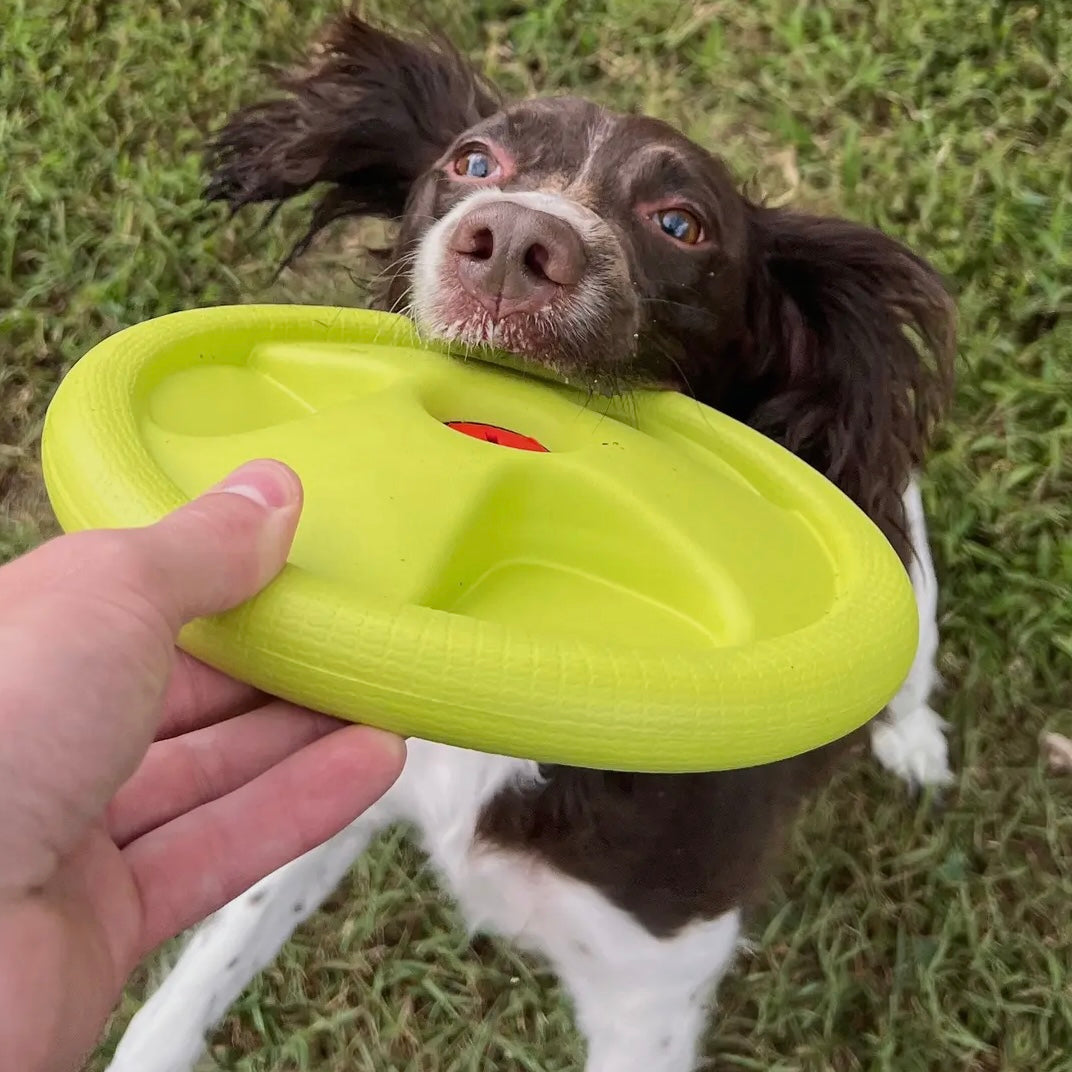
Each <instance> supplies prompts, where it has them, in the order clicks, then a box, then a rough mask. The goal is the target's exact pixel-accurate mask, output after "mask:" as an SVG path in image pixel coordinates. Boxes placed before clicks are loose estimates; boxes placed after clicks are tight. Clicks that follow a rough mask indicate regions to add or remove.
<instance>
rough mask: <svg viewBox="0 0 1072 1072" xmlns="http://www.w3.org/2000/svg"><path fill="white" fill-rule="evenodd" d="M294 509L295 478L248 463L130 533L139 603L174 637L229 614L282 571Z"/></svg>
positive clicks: (266, 464)
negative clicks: (196, 622)
mask: <svg viewBox="0 0 1072 1072" xmlns="http://www.w3.org/2000/svg"><path fill="white" fill-rule="evenodd" d="M301 507H302V488H301V482H300V481H299V479H298V477H297V475H296V474H295V473H294V472H293V471H292V470H290V469H288V468H287V467H286V466H285V465H283V464H282V463H280V462H273V461H254V462H249V463H248V464H246V465H244V466H242V467H241V468H240V469H237V470H236V471H235V472H233V473H231V475H230V476H228V477H226V478H224V480H222V481H221V482H220V483H219V484H217V485H216V486H215V487H214V488H210V489H209V490H208V491H207V492H205V493H204V494H203V495H201V496H199V497H198V498H196V499H194V500H193V501H192V502H189V503H187V504H186V505H185V506H183V507H180V508H179V509H178V510H176V511H175V512H174V513H171V514H169V515H168V516H167V517H165V518H163V519H162V520H161V521H158V522H157V523H156V524H154V525H150V526H148V527H146V528H144V529H140V530H137V533H136V539H137V543H138V556H137V557H138V560H139V561H140V563H141V564H142V565H143V566H147V567H148V568H147V569H145V570H143V571H140V573H141V576H140V578H139V580H140V582H141V584H140V586H141V588H142V591H141V593H140V594H141V595H142V596H144V597H146V598H148V599H149V600H151V602H152V603H153V605H154V606H155V607H156V609H157V610H158V611H159V612H160V613H161V614H162V615H163V616H164V617H165V618H166V619H167V620H168V622H169V623H170V624H171V626H172V627H173V628H174V629H175V630H176V631H177V630H178V629H179V628H180V627H181V626H182V625H184V624H185V623H186V622H188V621H190V620H191V619H192V618H199V617H202V616H204V615H209V614H218V613H221V612H222V611H225V610H230V609H231V608H232V607H235V606H237V605H238V604H239V603H242V602H243V601H245V600H246V599H249V598H251V597H252V596H254V595H256V594H257V592H259V591H260V590H261V589H262V588H263V587H264V586H265V585H266V584H267V583H268V582H269V581H270V580H271V579H272V578H273V577H274V576H275V575H276V574H277V573H278V572H279V571H280V570H281V569H282V568H283V565H284V563H285V562H286V558H287V553H288V552H289V551H290V546H291V543H292V542H293V539H294V533H295V531H296V529H297V527H298V516H299V514H300V513H301Z"/></svg>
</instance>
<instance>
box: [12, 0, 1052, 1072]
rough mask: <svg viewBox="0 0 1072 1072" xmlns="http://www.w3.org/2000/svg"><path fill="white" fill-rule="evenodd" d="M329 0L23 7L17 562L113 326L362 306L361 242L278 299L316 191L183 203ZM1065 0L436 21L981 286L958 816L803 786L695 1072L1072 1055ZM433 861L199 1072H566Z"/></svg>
mask: <svg viewBox="0 0 1072 1072" xmlns="http://www.w3.org/2000/svg"><path fill="white" fill-rule="evenodd" d="M384 6H385V7H387V6H388V5H386V3H385V4H384ZM328 8H329V5H328V4H327V3H323V2H319V0H318V2H314V3H306V4H291V3H287V2H283V0H234V2H231V3H227V4H222V3H217V2H214V0H211V2H210V0H157V2H155V3H152V4H148V3H135V2H130V3H127V4H111V3H107V2H105V0H83V2H80V3H72V2H63V0H33V2H32V3H31V2H30V0H7V3H6V6H5V11H6V12H7V14H6V15H5V17H4V20H3V26H2V28H0V35H2V36H0V60H2V62H0V141H2V143H3V145H4V149H5V158H6V159H5V165H6V166H5V167H4V169H3V170H2V171H0V502H2V506H0V555H2V556H10V555H12V554H15V553H17V552H19V551H22V550H24V549H26V548H28V547H30V546H32V545H33V544H34V543H35V542H36V541H37V540H38V539H40V538H41V536H42V535H44V534H46V533H48V532H49V531H51V522H50V520H49V515H48V510H47V506H46V504H45V502H44V500H43V497H42V494H41V490H40V482H39V477H38V468H37V460H36V440H37V436H38V432H39V429H40V422H41V415H42V411H43V408H44V406H45V404H46V402H47V400H48V398H49V395H50V392H51V391H52V389H53V388H54V386H55V384H56V382H57V381H58V379H59V378H60V376H61V375H62V373H63V372H64V370H65V369H66V368H67V367H68V366H69V365H70V363H71V362H72V361H73V360H75V359H76V358H77V357H78V356H79V355H80V354H81V353H83V352H84V351H85V350H86V349H87V348H88V347H89V346H90V345H92V344H93V343H94V342H96V341H97V340H99V339H100V338H102V337H103V336H104V335H106V334H108V333H109V332H112V331H114V330H115V329H117V328H119V327H121V326H124V325H127V324H131V323H134V322H136V321H139V320H142V319H145V318H147V317H150V316H153V315H156V314H159V313H163V312H167V311H171V310H174V309H178V308H182V307H189V306H195V305H201V304H206V303H215V302H226V301H244V300H250V299H253V298H257V297H263V296H265V295H266V294H270V295H271V296H272V297H279V296H281V295H289V296H292V297H295V298H298V299H305V298H312V299H317V300H321V299H323V300H333V299H335V300H342V301H349V302H358V301H360V300H361V295H360V293H359V292H358V291H357V290H354V289H353V287H352V284H351V282H350V275H349V273H348V272H347V271H346V270H345V269H346V267H347V266H348V261H349V260H351V259H352V254H351V253H348V252H347V248H346V246H345V245H343V246H341V247H340V246H336V247H329V248H327V249H325V250H324V251H322V252H321V253H319V254H318V255H317V256H316V257H314V258H313V262H312V264H311V266H310V265H307V266H306V268H305V271H304V273H303V274H291V275H288V276H287V277H285V278H284V280H283V282H282V284H281V286H277V287H276V288H275V289H272V290H269V289H268V281H269V277H270V271H269V265H270V263H271V258H272V257H273V256H274V255H276V254H278V252H279V251H280V250H281V249H282V248H283V242H284V240H285V238H286V237H287V236H288V234H289V235H293V233H294V216H293V213H289V212H288V213H284V214H282V216H281V218H280V219H279V220H278V221H277V222H276V224H274V225H273V226H272V227H270V228H269V229H268V230H267V231H265V232H264V233H262V234H255V233H254V230H255V229H254V227H253V225H252V224H251V223H250V222H246V221H239V222H237V223H235V224H223V225H221V220H220V218H219V217H218V216H217V215H216V214H215V213H212V212H206V211H204V210H203V209H202V207H201V206H200V205H199V203H198V200H197V192H198V187H199V175H198V164H197V157H196V150H197V147H198V144H199V142H200V140H201V138H202V137H203V135H204V133H205V132H206V130H207V129H208V128H209V127H211V126H212V125H213V124H214V123H216V122H218V121H220V120H221V119H222V118H223V117H224V115H225V114H226V113H227V111H228V109H229V108H231V107H232V106H233V105H235V104H236V103H238V102H239V101H242V100H247V99H249V98H251V97H252V96H254V95H255V93H256V91H257V80H256V71H257V68H258V66H259V65H262V64H264V63H265V62H267V61H270V60H275V59H278V58H280V57H282V56H284V55H286V54H287V50H288V49H289V48H290V47H291V46H292V44H293V43H294V42H296V41H299V40H301V39H303V38H304V37H305V36H306V35H307V34H308V33H309V31H311V29H312V28H313V26H314V25H315V24H316V23H317V21H318V20H319V18H320V16H321V15H322V14H323V13H324V11H326V10H327V9H328ZM1063 8H1064V10H1065V12H1066V13H1065V14H1064V15H1062V9H1063ZM448 10H453V5H450V4H449V0H440V3H438V4H436V3H433V4H432V11H433V12H437V11H439V12H442V11H448ZM1062 18H1064V20H1065V22H1064V26H1063V27H1062V26H1061V19H1062ZM1069 20H1070V14H1069V13H1067V8H1066V7H1065V5H1061V4H1057V3H1053V4H1044V3H1042V2H1041V0H1039V2H1035V3H1030V2H1021V3H1016V2H998V0H900V2H897V3H894V2H893V0H875V2H873V3H869V4H861V3H859V2H858V0H830V2H828V3H820V2H818V0H810V2H809V0H711V2H707V3H702V2H697V3H694V4H691V5H685V4H682V3H680V2H679V0H636V2H634V0H568V2H567V0H547V2H546V3H545V4H543V5H542V6H539V7H537V5H535V4H531V5H530V4H527V3H521V2H509V0H477V2H475V3H473V4H472V5H469V12H468V14H467V15H465V16H464V17H463V16H460V15H455V16H452V17H451V19H450V22H451V24H452V25H453V26H454V28H455V30H456V32H457V34H458V36H459V39H460V40H461V41H462V42H463V43H464V44H465V46H466V47H467V48H469V49H470V50H471V51H472V53H473V55H474V56H476V57H478V58H479V59H480V61H481V62H483V63H485V64H486V65H487V67H488V68H489V70H490V71H491V73H492V74H493V75H495V76H496V77H498V78H499V79H500V80H501V81H502V82H503V83H504V84H505V85H506V86H507V87H508V88H510V89H511V90H515V91H519V92H528V91H540V92H545V91H553V90H558V89H564V88H569V89H574V90H579V91H581V92H583V93H585V94H588V95H591V96H594V97H596V98H598V99H600V100H603V101H606V102H609V103H613V104H615V105H618V106H621V107H623V108H637V109H645V110H647V111H650V112H653V113H655V114H658V115H661V116H663V117H665V118H668V119H670V120H672V121H673V122H675V123H677V124H679V125H680V126H681V127H683V128H684V129H685V130H686V131H687V132H688V133H690V134H692V135H693V136H694V137H696V138H697V139H699V140H701V141H703V142H705V143H706V144H708V145H710V146H712V147H714V148H716V149H718V150H719V151H721V152H723V153H724V154H725V155H726V156H727V157H728V158H729V159H730V161H731V162H732V163H733V164H734V166H735V167H736V168H737V169H738V172H739V173H740V174H741V176H742V178H751V177H754V178H755V180H756V181H757V183H758V184H759V185H760V186H761V187H762V188H763V189H764V190H765V191H766V192H767V193H768V195H769V196H770V198H771V199H772V200H785V201H788V200H793V201H794V202H796V203H798V204H800V205H807V206H810V207H813V208H818V209H824V210H837V211H841V212H844V213H846V214H848V215H850V216H853V217H856V218H858V219H862V220H866V221H869V222H872V223H875V224H878V225H880V226H882V227H884V228H886V229H888V230H889V231H891V232H892V233H894V234H896V235H898V236H900V237H902V238H904V239H906V240H907V241H908V242H910V243H911V244H912V245H914V246H915V247H916V248H917V249H919V250H920V251H921V252H922V253H924V254H925V255H926V256H928V257H929V258H931V259H932V260H933V261H934V262H935V263H936V264H937V265H938V266H939V267H940V268H941V269H942V270H943V271H944V272H946V273H947V274H948V276H949V278H950V280H951V282H952V283H953V285H954V286H955V288H956V290H957V293H958V296H959V303H960V310H961V318H962V339H963V343H962V357H961V370H960V372H961V375H960V388H959V394H958V401H957V406H956V412H955V414H954V416H953V418H952V420H951V421H950V423H949V425H948V427H947V428H946V429H945V430H944V432H943V435H942V439H941V442H940V444H939V448H938V450H937V452H936V455H935V457H934V460H933V464H932V465H931V467H930V471H929V474H928V478H927V485H926V499H927V503H928V506H929V509H930V513H931V516H932V519H933V525H934V537H933V539H934V547H935V553H936V557H937V563H938V569H939V572H940V576H941V580H942V584H943V597H942V606H941V615H942V628H943V636H944V645H943V651H942V669H943V673H944V675H945V679H946V683H947V686H946V694H945V696H944V698H943V700H942V708H943V711H944V712H945V713H946V715H947V716H948V718H949V719H950V721H951V723H952V725H953V738H952V740H953V755H954V759H955V762H956V767H957V770H958V784H957V786H956V788H955V790H953V791H952V792H951V793H950V794H948V796H947V797H946V799H945V801H944V802H943V806H942V808H941V809H939V810H935V809H934V808H932V807H930V806H928V805H927V804H926V803H914V802H912V801H909V800H906V799H905V796H904V794H903V792H902V791H901V789H900V787H899V786H898V785H896V784H895V783H894V782H893V780H892V779H891V778H889V777H887V776H885V775H883V774H881V773H879V772H877V771H876V770H875V769H874V768H873V767H872V766H870V765H869V764H867V763H861V764H860V765H859V767H858V769H854V770H852V771H849V772H847V773H846V774H845V776H844V777H843V778H842V779H841V780H840V781H839V782H838V783H837V784H836V785H835V786H833V787H832V788H831V789H830V791H829V792H827V793H826V794H825V795H824V796H823V798H822V799H821V800H819V801H817V802H816V803H815V805H814V806H813V807H812V808H811V809H810V810H809V812H808V814H807V815H806V816H805V818H804V820H803V822H802V823H801V824H800V828H799V831H798V834H797V836H796V838H795V840H794V843H793V847H792V851H791V853H790V856H789V859H788V861H787V866H786V868H785V870H784V873H783V875H782V877H781V879H780V881H779V882H778V883H776V884H775V886H774V887H773V889H772V891H771V896H770V899H769V902H768V904H767V906H766V908H765V909H764V911H763V912H762V914H761V915H760V917H759V918H757V919H756V920H755V921H754V924H753V927H752V934H753V937H754V938H755V941H756V947H755V951H754V952H753V953H751V954H750V955H749V956H747V957H746V958H745V959H744V961H743V962H742V964H741V967H740V969H739V971H738V972H737V973H736V974H735V975H734V977H733V978H732V979H731V980H730V981H729V982H728V983H727V985H726V986H725V987H724V988H723V990H722V1003H721V1004H722V1007H721V1010H720V1012H719V1014H718V1016H717V1017H716V1020H715V1022H714V1026H713V1029H712V1032H711V1035H710V1038H709V1041H708V1044H707V1048H706V1053H707V1056H708V1067H710V1068H716V1069H721V1070H730V1069H734V1070H749V1069H768V1070H777V1072H790V1070H794V1072H796V1070H801V1072H819V1070H827V1069H830V1070H836V1072H850V1070H853V1072H854V1070H861V1072H864V1070H866V1072H872V1070H873V1072H879V1070H890V1072H924V1070H929V1069H941V1070H943V1072H950V1070H964V1072H999V1070H1001V1072H1003V1070H1008V1072H1014V1070H1015V1072H1025V1070H1032V1072H1056V1070H1059V1069H1060V1070H1067V1069H1072V977H1070V967H1069V966H1070V965H1072V922H1070V921H1072V911H1070V906H1072V782H1070V780H1069V779H1068V778H1067V776H1066V777H1064V778H1063V779H1062V778H1061V777H1059V776H1053V775H1048V774H1047V773H1046V772H1045V771H1044V770H1043V769H1042V768H1041V766H1040V762H1039V759H1038V746H1037V738H1038V734H1039V732H1040V731H1041V730H1043V729H1044V728H1047V729H1054V730H1059V731H1064V732H1066V733H1072V536H1070V532H1072V173H1070V169H1069V161H1070V160H1072V94H1070V91H1069V84H1068V82H1067V81H1066V80H1065V79H1066V73H1067V72H1069V71H1072V23H1070V21H1069ZM1062 30H1063V31H1064V32H1063V33H1062ZM415 862H416V858H415V856H414V855H413V853H412V850H411V849H409V848H408V847H407V846H406V845H405V843H404V842H403V841H402V839H401V838H400V837H395V838H391V839H388V840H387V841H385V842H384V843H383V844H382V845H380V846H379V847H378V849H377V851H376V852H375V853H373V854H371V855H370V856H369V857H367V858H366V859H365V860H363V861H361V862H360V863H359V864H358V865H357V866H356V868H355V869H354V872H353V874H352V876H351V877H350V879H349V880H348V884H347V885H346V887H345V888H344V889H342V890H340V891H339V893H338V894H337V895H336V896H335V897H334V898H333V899H332V901H331V903H330V904H329V905H328V906H327V907H326V909H325V911H324V912H322V913H321V914H319V915H318V916H316V917H315V918H314V919H313V920H312V921H310V923H309V924H308V925H306V926H305V927H303V928H302V929H301V931H300V932H299V933H298V934H297V935H296V936H295V938H294V940H293V941H292V942H291V943H290V945H288V947H287V948H286V950H285V952H284V953H283V955H282V956H281V958H280V959H279V960H278V961H277V962H276V963H275V964H274V965H273V966H272V967H270V968H269V969H268V970H267V971H266V972H265V973H264V974H263V975H262V976H261V977H260V978H258V979H257V980H256V981H255V982H254V983H253V985H252V986H251V987H250V989H249V990H248V992H247V993H246V994H245V995H244V997H243V998H242V999H241V1001H240V1002H239V1003H238V1005H237V1006H236V1008H235V1009H234V1010H233V1012H232V1014H231V1015H230V1017H229V1018H228V1019H227V1021H226V1022H225V1023H224V1024H223V1025H222V1026H221V1027H220V1028H219V1029H218V1030H217V1031H216V1032H215V1034H214V1035H213V1037H212V1040H211V1050H210V1056H209V1058H207V1059H206V1063H205V1066H204V1067H205V1068H206V1069H214V1068H218V1069H226V1070H235V1072H237V1070H242V1072H254V1070H256V1072H267V1070H277V1072H282V1070H285V1069H286V1070H290V1069H303V1070H304V1069H308V1070H316V1072H336V1070H338V1072H341V1070H343V1069H347V1070H358V1069H367V1070H372V1069H377V1070H378V1069H407V1070H428V1072H431V1070H441V1072H448V1070H449V1072H463V1070H469V1069H473V1070H475V1069H480V1068H503V1069H507V1068H509V1069H515V1068H516V1069H529V1070H547V1072H552V1070H559V1069H570V1068H575V1067H577V1062H578V1059H579V1054H580V1049H579V1043H578V1040H577V1038H576V1036H575V1034H574V1031H573V1028H572V1024H571V1020H570V1017H569V1015H568V1012H567V1010H566V1007H565V1005H564V1004H563V1001H562V998H561V995H560V993H559V991H558V990H557V989H556V985H555V982H554V980H553V979H552V978H551V977H550V976H549V974H548V973H547V972H546V971H545V970H544V969H543V968H542V967H541V966H540V965H538V964H534V963H532V962H530V961H527V960H523V959H520V958H519V957H518V956H517V955H516V954H514V953H513V952H511V951H510V950H509V949H506V948H503V947H501V946H499V945H498V944H496V943H493V942H490V941H486V940H480V941H478V942H477V943H475V944H471V943H470V942H469V941H468V940H467V939H466V938H465V936H464V934H463V933H462V932H461V931H460V929H459V927H458V921H457V918H456V916H455V915H454V913H453V911H452V910H451V908H450V907H449V905H447V904H446V903H445V902H444V901H443V900H442V899H441V897H440V896H439V895H438V893H437V892H436V891H435V889H434V888H433V886H432V885H431V884H430V882H429V880H428V879H427V877H425V876H421V875H419V872H418V871H417V869H416V867H415V866H414V865H415ZM415 874H416V875H417V876H418V877H414V875H415ZM142 983H143V980H139V981H136V982H135V984H134V985H133V986H132V988H131V990H130V991H129V992H128V994H127V996H126V998H125V999H124V1002H123V1005H122V1007H121V1009H120V1011H119V1014H118V1016H117V1018H116V1021H115V1023H114V1024H113V1026H112V1029H111V1031H110V1034H109V1036H108V1039H107V1040H106V1042H105V1044H104V1048H103V1050H102V1053H101V1054H100V1055H98V1056H97V1058H95V1059H94V1061H93V1062H91V1065H90V1068H91V1069H99V1068H101V1067H103V1063H104V1054H106V1053H107V1052H109V1051H110V1049H111V1047H113V1046H114V1044H115V1041H116V1039H117V1038H118V1034H119V1031H120V1030H121V1028H122V1025H123V1023H124V1022H125V1021H126V1020H127V1019H128V1018H129V1017H130V1015H131V1014H132V1013H133V1011H134V1009H135V1008H136V1007H137V1004H138V1002H139V996H140V992H141V991H140V986H141V985H142Z"/></svg>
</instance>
